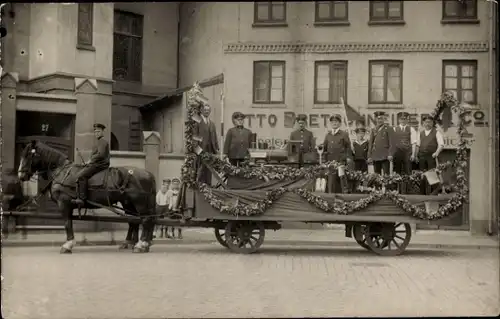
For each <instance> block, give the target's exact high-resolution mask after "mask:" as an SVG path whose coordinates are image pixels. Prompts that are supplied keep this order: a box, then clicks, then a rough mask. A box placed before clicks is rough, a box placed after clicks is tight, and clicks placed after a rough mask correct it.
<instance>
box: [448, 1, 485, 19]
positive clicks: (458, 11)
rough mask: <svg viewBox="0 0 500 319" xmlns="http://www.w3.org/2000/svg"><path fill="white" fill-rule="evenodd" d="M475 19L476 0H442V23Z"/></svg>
mask: <svg viewBox="0 0 500 319" xmlns="http://www.w3.org/2000/svg"><path fill="white" fill-rule="evenodd" d="M470 21H474V22H476V21H477V0H460V1H459V0H443V21H442V22H443V23H446V22H455V23H460V22H470Z"/></svg>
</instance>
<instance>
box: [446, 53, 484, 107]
mask: <svg viewBox="0 0 500 319" xmlns="http://www.w3.org/2000/svg"><path fill="white" fill-rule="evenodd" d="M443 91H445V92H446V91H451V92H453V94H454V95H455V98H457V100H458V101H460V102H465V103H469V104H476V103H477V98H476V96H477V61H475V60H473V61H471V60H468V61H452V60H448V61H443Z"/></svg>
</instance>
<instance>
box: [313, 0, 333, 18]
mask: <svg viewBox="0 0 500 319" xmlns="http://www.w3.org/2000/svg"><path fill="white" fill-rule="evenodd" d="M316 5H317V10H318V18H320V19H330V18H331V17H332V15H331V13H330V7H331V6H330V1H318V2H316Z"/></svg>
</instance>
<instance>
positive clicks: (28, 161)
mask: <svg viewBox="0 0 500 319" xmlns="http://www.w3.org/2000/svg"><path fill="white" fill-rule="evenodd" d="M37 143H38V142H37V141H35V140H33V141H31V142H30V143H28V145H26V147H25V148H24V149H23V151H22V153H21V159H20V162H19V169H18V170H17V176H18V177H19V179H20V180H21V181H23V182H25V181H29V180H30V178H31V177H32V176H33V174H35V173H36V172H37V171H38V170H39V169H40V150H39V149H38V145H37Z"/></svg>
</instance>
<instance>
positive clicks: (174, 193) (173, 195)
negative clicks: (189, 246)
mask: <svg viewBox="0 0 500 319" xmlns="http://www.w3.org/2000/svg"><path fill="white" fill-rule="evenodd" d="M180 190H181V181H180V179H178V178H173V179H172V184H171V187H170V190H169V191H168V211H169V215H170V218H172V219H180V218H181V217H182V216H181V215H180V212H179V210H178V208H177V200H178V198H179V194H180ZM171 230H172V232H171V234H172V236H170V235H169V234H168V228H167V237H168V238H175V227H172V228H171ZM177 238H178V239H182V228H180V227H178V228H177Z"/></svg>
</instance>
